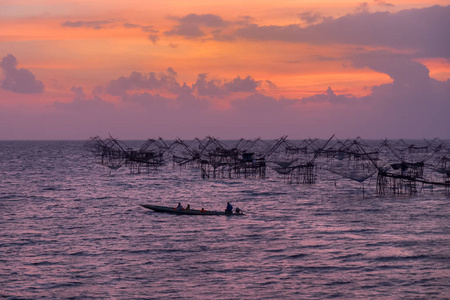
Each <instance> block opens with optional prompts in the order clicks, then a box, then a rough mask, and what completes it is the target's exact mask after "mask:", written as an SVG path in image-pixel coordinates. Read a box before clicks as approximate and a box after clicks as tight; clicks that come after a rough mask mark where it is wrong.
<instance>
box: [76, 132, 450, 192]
mask: <svg viewBox="0 0 450 300" xmlns="http://www.w3.org/2000/svg"><path fill="white" fill-rule="evenodd" d="M85 148H86V149H87V150H89V151H90V152H91V153H93V154H94V159H95V162H96V163H98V164H101V165H103V166H105V167H108V168H109V169H110V170H118V169H120V168H122V167H128V168H129V170H130V173H133V174H137V173H141V172H143V171H145V172H147V173H150V172H155V171H159V170H162V169H163V167H164V166H166V165H168V163H169V162H171V164H172V167H173V168H176V167H179V168H180V170H181V169H186V168H191V169H193V170H199V173H200V177H201V178H203V179H215V178H242V179H249V178H254V179H265V178H266V177H267V175H268V174H269V175H270V174H272V175H273V174H275V176H276V177H278V178H281V179H282V180H283V181H284V182H287V183H292V184H309V185H311V184H315V183H316V181H317V179H318V178H319V177H320V175H323V173H322V172H321V171H327V172H329V173H331V174H334V175H335V176H338V178H342V179H348V180H351V181H354V182H357V183H359V184H361V188H362V191H363V194H364V192H365V183H366V182H367V181H370V179H372V178H374V180H375V183H376V186H375V191H376V193H377V194H378V195H381V196H383V195H414V194H416V193H419V192H421V191H424V190H433V189H434V188H435V187H444V190H445V191H446V193H449V192H450V150H449V147H448V145H447V144H446V143H444V142H442V141H440V140H438V139H435V140H433V141H427V140H424V141H415V143H414V144H413V143H408V142H406V141H403V140H400V141H396V142H395V141H388V140H384V141H365V140H362V139H361V138H356V139H348V140H343V141H341V140H339V139H337V138H335V137H334V136H332V137H331V138H329V139H328V140H319V139H305V140H295V141H290V140H288V139H287V136H283V137H281V138H279V139H277V140H270V141H268V140H261V139H260V138H257V139H254V140H246V139H240V140H238V141H220V140H219V139H217V138H214V137H206V138H204V139H198V138H196V139H194V140H190V141H183V140H181V139H177V140H174V141H170V142H169V141H165V140H163V139H161V138H159V139H149V140H147V141H146V142H144V143H143V144H142V145H141V146H140V147H139V148H137V149H133V148H132V147H129V146H128V145H127V144H125V143H124V142H122V141H118V140H117V139H115V138H113V137H111V136H110V137H109V138H107V139H105V140H102V139H101V138H99V137H94V138H91V139H90V140H89V141H88V142H86V144H85ZM268 172H269V173H268ZM375 175H376V176H375ZM336 180H338V179H336Z"/></svg>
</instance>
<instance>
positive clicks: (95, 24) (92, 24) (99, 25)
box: [61, 20, 113, 30]
mask: <svg viewBox="0 0 450 300" xmlns="http://www.w3.org/2000/svg"><path fill="white" fill-rule="evenodd" d="M111 23H113V22H112V21H107V20H99V21H75V22H71V21H67V22H64V23H62V24H61V25H62V26H64V27H72V28H82V27H84V28H92V29H97V30H98V29H103V28H105V27H104V26H105V25H108V24H111Z"/></svg>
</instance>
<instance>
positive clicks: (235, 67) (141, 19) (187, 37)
mask: <svg viewBox="0 0 450 300" xmlns="http://www.w3.org/2000/svg"><path fill="white" fill-rule="evenodd" d="M216 2H217V1H214V2H211V1H206V0H194V1H188V2H186V1H181V0H168V1H150V2H148V1H138V0H132V1H115V0H114V1H111V0H108V1H100V0H76V1H56V0H41V1H31V0H30V1H14V2H11V3H5V1H2V2H0V27H1V28H2V31H1V33H0V55H1V58H3V57H6V55H8V54H12V55H13V56H14V57H15V58H16V59H17V61H18V65H17V68H18V69H19V68H23V69H26V70H29V71H30V72H31V73H32V74H33V75H34V76H35V77H36V79H37V80H39V81H41V82H42V83H43V84H44V86H45V89H44V91H43V92H42V93H40V94H39V95H35V94H31V95H17V94H15V93H12V92H10V91H6V92H5V91H0V92H1V94H2V95H3V97H1V100H0V103H1V105H4V106H5V107H6V106H8V105H15V104H17V103H26V102H27V101H30V102H33V105H35V104H36V103H42V104H43V105H44V104H52V103H54V102H70V101H72V99H73V91H71V88H72V87H82V88H83V91H84V92H85V93H86V94H87V95H90V93H91V91H92V90H93V89H94V88H95V87H96V86H103V87H106V86H108V84H109V83H110V82H111V81H112V80H115V79H117V78H119V77H121V76H122V77H126V76H129V75H130V74H131V73H132V72H141V73H145V74H146V73H150V72H155V73H156V74H160V73H163V72H166V70H167V69H168V68H172V69H173V70H174V71H175V72H176V73H177V75H176V79H177V81H178V82H179V83H180V84H181V85H182V84H183V83H184V82H186V84H187V85H189V86H192V85H193V84H194V83H195V82H196V80H197V78H198V76H199V74H204V73H206V74H207V79H208V80H214V82H216V83H219V82H220V84H224V83H226V82H230V81H232V80H233V79H234V78H237V77H238V76H239V78H242V79H243V78H246V77H247V76H250V77H251V78H252V79H254V80H255V81H258V82H260V83H259V84H260V85H259V88H258V89H259V93H262V94H264V95H266V96H269V97H273V98H274V99H281V98H289V99H302V98H304V97H310V96H314V95H317V94H321V93H324V92H325V91H326V90H327V88H328V87H331V88H332V89H333V91H334V93H335V94H337V95H341V94H342V95H349V96H352V97H364V96H367V95H370V94H371V93H372V87H374V86H379V85H383V84H389V83H392V82H393V80H392V78H391V77H390V75H388V74H386V73H383V72H380V71H378V70H376V67H368V66H364V67H358V66H356V65H355V61H354V58H353V55H354V54H355V53H362V52H363V51H364V52H370V51H391V52H392V53H397V54H402V55H410V54H411V53H415V51H417V49H413V48H408V47H399V48H393V47H392V46H390V45H379V46H378V45H376V46H373V45H371V44H370V43H367V42H364V43H365V44H364V43H362V44H357V43H354V42H333V41H331V42H327V41H326V40H323V41H322V40H320V41H315V40H314V39H315V38H314V37H309V38H308V40H305V41H304V42H303V41H294V40H292V41H291V40H289V38H291V37H286V38H284V37H283V38H277V37H276V36H270V37H269V36H264V37H262V36H259V35H254V36H251V37H248V34H254V33H251V32H250V33H242V32H243V31H242V29H244V30H251V29H252V28H254V29H258V30H259V31H261V32H263V31H266V30H268V29H271V28H275V27H276V28H281V29H283V30H284V31H283V32H285V33H286V34H290V33H289V32H288V31H286V30H288V29H289V26H291V27H292V26H294V27H295V30H297V31H299V32H300V31H301V30H302V29H305V28H308V26H311V27H313V26H314V25H318V24H319V27H320V24H321V23H324V22H326V20H338V19H339V18H341V17H345V16H347V15H349V16H351V15H357V14H360V13H367V14H370V15H371V16H376V13H377V12H387V13H390V14H393V15H394V14H395V13H397V12H401V11H404V10H408V11H409V10H420V9H423V8H428V7H431V6H433V5H448V4H449V3H448V1H442V0H436V1H406V0H392V1H381V0H375V1H367V2H362V1H353V0H347V1H325V0H321V1H318V0H315V1H294V0H290V1H279V0H278V1H275V0H267V1H242V0H240V1H236V0H230V1H220V2H219V3H216ZM302 14H303V15H302ZM189 15H191V17H192V15H194V17H193V18H194V19H195V20H194V19H193V18H191V19H189V20H190V21H189V20H188V18H189ZM302 16H303V17H302ZM308 17H310V18H311V19H310V20H309V21H308V19H307V18H308ZM192 20H194V21H192ZM208 22H209V23H208ZM252 26H253V27H252ZM319 27H318V28H319ZM285 29H286V30H285ZM177 30H178V31H177ZM240 30H241V31H240ZM305 32H306V31H305ZM196 33H198V34H199V35H195V34H196ZM200 33H201V34H203V35H200ZM245 34H247V36H246V35H245ZM264 34H265V33H264ZM283 34H284V33H283ZM344 39H345V36H344ZM394 44H395V42H394ZM1 58H0V59H1ZM412 59H413V60H414V61H417V62H420V64H422V65H425V66H426V67H427V68H428V69H429V71H430V76H431V77H432V78H435V79H437V80H439V81H446V80H447V79H449V78H450V64H449V62H448V60H447V59H446V58H445V57H427V56H421V57H414V58H412ZM1 76H2V75H1V72H0V80H1V79H2V77H1ZM5 76H6V75H5V74H3V78H5ZM268 82H270V84H269V83H268ZM236 97H238V95H237V94H236ZM239 97H240V96H239ZM87 98H89V96H88V97H87ZM226 98H227V99H225V98H223V99H222V100H220V101H225V102H228V101H230V100H232V99H233V96H231V95H230V96H229V97H226ZM102 99H103V100H104V101H107V102H108V101H112V102H117V101H118V99H117V98H115V97H112V96H111V95H104V96H103V98H102ZM216 100H217V99H216ZM216 100H215V101H216ZM208 101H212V100H211V99H210V100H208ZM30 105H31V103H30ZM0 138H1V136H0Z"/></svg>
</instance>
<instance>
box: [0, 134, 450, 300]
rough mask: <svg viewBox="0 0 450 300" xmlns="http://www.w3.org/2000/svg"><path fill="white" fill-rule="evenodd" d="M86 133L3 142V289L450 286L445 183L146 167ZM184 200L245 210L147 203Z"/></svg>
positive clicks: (50, 292)
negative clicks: (379, 183)
mask: <svg viewBox="0 0 450 300" xmlns="http://www.w3.org/2000/svg"><path fill="white" fill-rule="evenodd" d="M83 145H84V141H1V142H0V298H1V299H450V205H449V203H450V197H449V195H448V193H445V191H441V190H439V189H424V190H421V191H420V192H418V193H417V194H414V195H409V194H406V195H383V196H380V195H378V194H377V193H376V192H375V190H374V186H375V180H376V179H368V180H367V181H366V182H365V183H364V184H365V186H362V185H361V183H359V182H355V181H351V180H347V179H345V178H339V177H338V176H337V175H336V174H331V173H330V175H321V176H322V177H321V178H318V179H317V180H316V182H315V183H314V184H302V183H290V182H286V181H285V180H283V178H281V177H280V175H279V174H277V173H276V172H271V171H270V170H268V172H267V176H266V178H264V179H261V178H242V177H240V178H202V177H201V176H200V171H199V170H198V168H179V167H177V166H174V165H173V164H172V163H171V162H168V163H167V164H166V165H165V166H163V167H162V168H160V169H159V170H157V171H151V172H149V173H148V172H141V173H132V172H130V170H129V169H128V168H126V167H123V168H120V169H118V170H111V169H109V168H106V167H104V166H102V165H99V164H97V163H95V159H94V157H93V156H92V153H89V152H87V151H86V149H85V148H84V147H83ZM320 173H321V174H328V173H326V172H320ZM327 176H328V177H329V178H328V179H327ZM179 202H180V203H181V204H182V205H184V206H186V205H187V204H190V206H191V207H192V208H197V209H200V208H202V207H203V208H205V209H209V210H223V209H224V208H225V207H226V204H227V202H230V203H231V204H232V205H233V206H234V207H235V208H236V207H239V208H240V209H241V210H243V211H244V212H245V215H243V216H196V215H172V214H165V213H157V212H153V211H151V210H149V209H146V208H144V207H142V206H140V205H141V204H156V205H165V206H173V207H174V206H176V205H177V204H178V203H179Z"/></svg>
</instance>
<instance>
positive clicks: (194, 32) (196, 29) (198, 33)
mask: <svg viewBox="0 0 450 300" xmlns="http://www.w3.org/2000/svg"><path fill="white" fill-rule="evenodd" d="M164 34H165V35H181V36H184V37H186V38H198V37H203V36H205V35H206V34H205V32H204V31H203V30H201V29H200V26H199V25H197V24H191V23H186V24H180V25H177V26H174V27H173V28H172V29H171V30H169V31H166V32H164Z"/></svg>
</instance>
